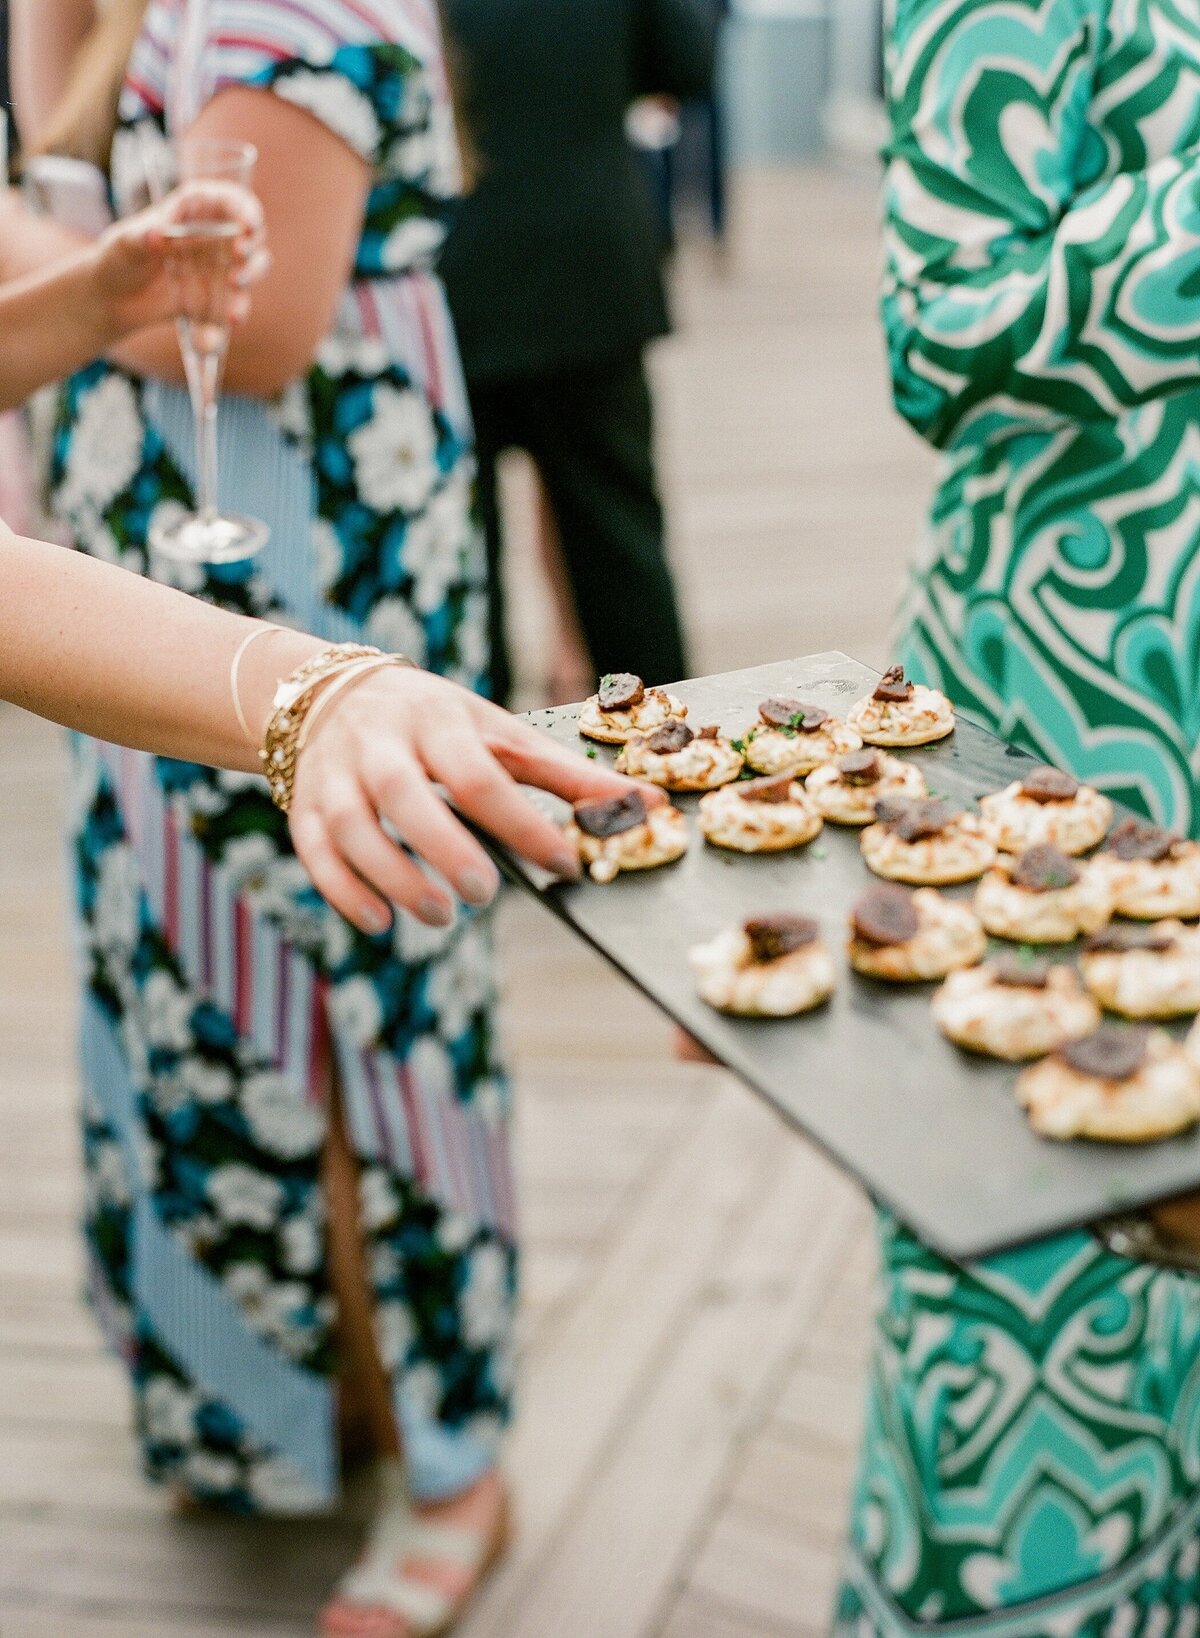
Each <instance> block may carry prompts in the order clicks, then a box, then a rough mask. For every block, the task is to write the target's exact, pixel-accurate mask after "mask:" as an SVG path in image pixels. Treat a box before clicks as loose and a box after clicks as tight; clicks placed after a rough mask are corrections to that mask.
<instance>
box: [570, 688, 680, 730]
mask: <svg viewBox="0 0 1200 1638" xmlns="http://www.w3.org/2000/svg"><path fill="white" fill-rule="evenodd" d="M686 716H687V706H686V705H684V703H683V701H682V700H677V699H676V698H675V696H674V694H668V693H667V691H666V689H665V688H647V687H646V685H645V683H644V682H643V681H642V679H641V678H640V677H635V676H634V675H633V673H632V672H631V671H614V672H610V673H609V674H608V676H606V677H602V678H601V679H600V688H599V692H597V693H595V694H593V695H592V697H591V699H590V700H588V701H586V703H585V704H584V707H583V710H582V711H581V712H580V713H579V732H580V733H581V734H583V735H584V737H585V738H586V739H598V740H600V741H601V743H602V744H605V745H624V743H625V741H626V740H627V739H628V738H629V736H630V735H631V734H652V733H653V732H654V730H655V729H656V728H661V727H662V725H663V723H664V722H666V720H667V718H668V717H686Z"/></svg>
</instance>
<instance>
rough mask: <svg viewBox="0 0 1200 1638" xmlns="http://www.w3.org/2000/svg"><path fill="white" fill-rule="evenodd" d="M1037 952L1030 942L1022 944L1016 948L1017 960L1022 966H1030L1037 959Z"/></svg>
mask: <svg viewBox="0 0 1200 1638" xmlns="http://www.w3.org/2000/svg"><path fill="white" fill-rule="evenodd" d="M1037 958H1038V953H1037V950H1036V949H1035V948H1034V946H1033V945H1032V944H1022V945H1020V946H1019V947H1018V949H1017V960H1018V961H1019V962H1020V963H1021V965H1022V966H1023V967H1029V966H1032V964H1033V963H1034V962H1035V961H1036V960H1037Z"/></svg>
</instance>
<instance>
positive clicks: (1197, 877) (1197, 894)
mask: <svg viewBox="0 0 1200 1638" xmlns="http://www.w3.org/2000/svg"><path fill="white" fill-rule="evenodd" d="M1095 863H1096V867H1097V869H1103V870H1104V871H1105V873H1106V874H1107V876H1108V880H1109V882H1110V884H1111V887H1112V895H1113V906H1114V908H1115V910H1116V913H1117V915H1119V916H1129V917H1131V918H1132V919H1133V920H1134V921H1159V920H1160V919H1161V918H1162V917H1163V916H1182V917H1183V918H1184V919H1185V920H1187V919H1189V918H1191V917H1195V916H1200V843H1196V842H1190V841H1187V840H1185V838H1184V837H1182V836H1176V835H1175V834H1174V833H1173V832H1172V831H1169V830H1164V829H1163V828H1162V826H1161V825H1151V824H1147V823H1145V822H1144V821H1143V820H1141V819H1123V820H1122V821H1121V823H1120V824H1119V825H1118V826H1117V827H1116V829H1115V830H1114V831H1113V832H1112V833H1111V835H1110V836H1109V838H1108V841H1107V842H1106V843H1105V844H1104V848H1103V850H1102V851H1101V852H1100V853H1099V854H1098V855H1097V857H1096V860H1095Z"/></svg>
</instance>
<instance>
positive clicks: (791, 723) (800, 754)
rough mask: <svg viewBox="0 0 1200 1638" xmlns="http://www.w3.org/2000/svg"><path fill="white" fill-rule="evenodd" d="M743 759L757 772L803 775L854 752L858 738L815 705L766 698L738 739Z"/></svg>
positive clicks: (859, 741) (843, 724)
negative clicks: (755, 717)
mask: <svg viewBox="0 0 1200 1638" xmlns="http://www.w3.org/2000/svg"><path fill="white" fill-rule="evenodd" d="M740 743H741V746H742V750H743V752H744V754H745V757H746V761H747V762H748V763H749V765H750V766H751V767H752V768H753V769H754V771H755V773H760V774H781V773H790V774H801V775H802V774H807V773H811V772H812V771H813V769H814V768H819V767H820V766H821V764H822V763H823V762H832V761H834V760H835V758H837V757H839V756H844V755H845V754H846V752H847V751H857V750H858V749H859V747H860V746H861V745H862V740H861V739H860V738H859V737H858V735H857V734H856V733H853V732H851V730H850V729H849V728H847V727H846V724H845V723H844V722H839V721H838V719H837V718H836V717H831V716H830V715H829V712H828V711H823V710H822V709H821V707H820V706H819V705H805V703H804V701H803V700H792V699H769V700H764V701H763V702H762V704H761V705H760V706H759V708H758V721H757V722H756V723H755V724H754V726H753V728H750V729H748V730H747V731H746V733H745V735H744V736H743V738H742V740H741V742H740Z"/></svg>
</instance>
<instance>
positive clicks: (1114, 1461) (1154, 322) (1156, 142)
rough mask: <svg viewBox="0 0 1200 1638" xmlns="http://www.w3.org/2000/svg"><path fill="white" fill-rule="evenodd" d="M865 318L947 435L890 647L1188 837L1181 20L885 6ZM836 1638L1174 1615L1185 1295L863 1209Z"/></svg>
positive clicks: (1195, 1539) (1184, 1539)
mask: <svg viewBox="0 0 1200 1638" xmlns="http://www.w3.org/2000/svg"><path fill="white" fill-rule="evenodd" d="M887 66H888V86H889V103H890V114H891V123H892V138H891V142H890V144H889V148H888V155H887V157H888V168H887V178H886V186H885V215H886V245H887V263H886V279H885V289H884V303H883V311H884V320H885V325H886V329H887V335H888V341H889V348H890V354H891V366H892V375H893V381H894V386H895V392H896V398H897V403H898V405H899V407H900V409H901V411H902V412H903V413H904V414H905V415H906V416H907V417H908V419H909V420H910V421H911V422H912V423H913V425H914V426H915V427H916V428H917V429H918V430H919V431H920V432H921V433H922V434H923V435H924V436H925V437H927V438H928V439H929V440H930V441H931V442H932V443H934V444H935V445H936V446H937V447H938V448H939V449H940V450H941V451H942V452H943V453H942V457H941V468H940V473H939V479H938V484H937V489H936V493H935V496H934V501H933V506H932V510H931V513H930V519H929V527H928V533H927V539H926V542H925V549H924V551H923V553H922V555H921V559H920V561H919V562H918V564H917V565H916V568H915V570H914V574H913V577H912V582H911V587H910V592H909V597H908V601H907V604H906V607H905V610H904V614H903V619H902V628H901V637H900V642H899V645H898V656H897V657H898V658H902V659H903V660H904V662H905V664H906V665H907V666H908V667H909V668H910V670H911V672H912V673H913V674H914V675H915V676H917V677H919V678H921V679H922V680H924V681H926V682H930V683H934V684H937V685H938V686H940V687H942V688H944V689H946V691H947V692H948V693H949V694H950V695H951V696H952V698H953V699H954V700H955V701H956V702H957V703H958V704H959V705H960V706H961V707H962V708H963V709H965V710H966V711H968V712H970V713H971V714H972V715H974V716H975V717H977V718H980V719H982V720H983V721H985V722H987V723H989V724H991V725H993V726H994V727H996V728H997V729H998V730H999V731H1000V732H1001V733H1003V734H1004V735H1005V736H1006V737H1008V738H1012V739H1016V740H1017V741H1019V742H1020V743H1022V744H1024V745H1026V746H1027V747H1028V748H1030V749H1031V750H1033V751H1034V752H1035V753H1036V754H1037V755H1038V756H1040V757H1042V758H1044V759H1045V760H1047V761H1049V762H1052V763H1055V764H1057V765H1059V766H1061V767H1064V768H1068V769H1070V770H1071V771H1072V772H1073V773H1075V774H1077V775H1078V776H1080V777H1081V778H1083V779H1087V780H1090V781H1093V782H1094V783H1095V784H1097V785H1099V786H1100V787H1101V788H1102V789H1104V790H1106V791H1108V792H1109V793H1110V794H1111V795H1112V796H1114V797H1117V798H1119V799H1121V800H1123V801H1125V802H1127V803H1129V804H1130V805H1131V806H1133V807H1135V808H1139V809H1141V810H1142V811H1143V812H1145V813H1147V814H1149V815H1151V816H1152V817H1153V818H1154V819H1156V820H1158V821H1160V822H1161V823H1164V824H1168V825H1174V826H1177V827H1178V828H1180V829H1181V830H1183V831H1188V832H1191V833H1192V834H1193V835H1194V834H1196V833H1197V831H1198V830H1200V804H1198V803H1197V798H1196V772H1197V767H1198V766H1200V750H1198V746H1197V741H1198V737H1200V12H1198V11H1197V8H1196V6H1195V4H1194V3H1192V0H1186V3H1177V0H1017V3H1015V4H1013V3H1010V0H897V3H896V4H895V5H894V7H893V12H892V15H891V17H890V20H889V39H888V65H887ZM882 1258H883V1269H884V1276H883V1286H882V1295H881V1301H880V1309H879V1315H878V1323H877V1331H876V1340H875V1348H874V1353H873V1359H872V1367H871V1377H870V1390H869V1409H868V1420H867V1433H866V1437H865V1441H864V1449H863V1456H862V1462H861V1468H860V1474H859V1483H858V1489H857V1494H856V1501H855V1508H854V1519H853V1527H852V1533H851V1537H852V1539H851V1545H850V1552H849V1558H848V1571H847V1577H846V1584H845V1587H844V1589H843V1593H842V1597H841V1601H840V1607H839V1614H838V1620H837V1625H836V1630H837V1633H838V1638H900V1635H903V1634H915V1633H922V1634H930V1635H934V1634H947V1635H949V1634H957V1633H961V1634H963V1635H966V1634H968V1633H970V1634H972V1635H977V1638H1000V1635H1001V1634H1003V1635H1004V1638H1191V1635H1194V1634H1196V1633H1197V1632H1198V1631H1200V1283H1198V1282H1197V1281H1196V1280H1195V1279H1194V1278H1191V1277H1188V1276H1185V1275H1180V1274H1176V1273H1172V1272H1166V1271H1162V1270H1156V1269H1152V1268H1149V1267H1146V1266H1142V1265H1137V1264H1134V1263H1129V1262H1125V1261H1123V1260H1121V1259H1119V1258H1116V1257H1113V1256H1111V1255H1109V1254H1108V1253H1107V1252H1105V1251H1104V1250H1102V1249H1101V1247H1100V1246H1099V1244H1098V1243H1097V1242H1096V1241H1095V1240H1094V1239H1093V1238H1092V1237H1091V1236H1088V1235H1069V1236H1065V1237H1062V1238H1057V1239H1052V1240H1049V1241H1046V1242H1043V1243H1041V1244H1039V1245H1036V1246H1033V1247H1030V1248H1028V1249H1026V1250H1023V1251H1018V1252H1014V1253H1010V1254H1008V1255H1005V1256H1003V1257H997V1258H991V1259H988V1260H987V1261H986V1262H983V1263H980V1264H977V1265H975V1266H972V1267H966V1268H963V1267H957V1266H955V1265H953V1264H951V1263H948V1262H945V1261H943V1260H942V1259H940V1258H938V1257H936V1256H934V1255H933V1254H932V1253H931V1252H930V1251H929V1250H928V1249H927V1248H925V1247H923V1246H921V1245H920V1244H919V1242H917V1241H916V1240H915V1239H914V1238H913V1237H912V1236H911V1235H910V1234H908V1233H907V1232H905V1231H904V1230H903V1229H901V1228H900V1227H898V1226H897V1225H896V1224H894V1223H891V1222H888V1221H885V1222H884V1223H883V1225H882Z"/></svg>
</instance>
